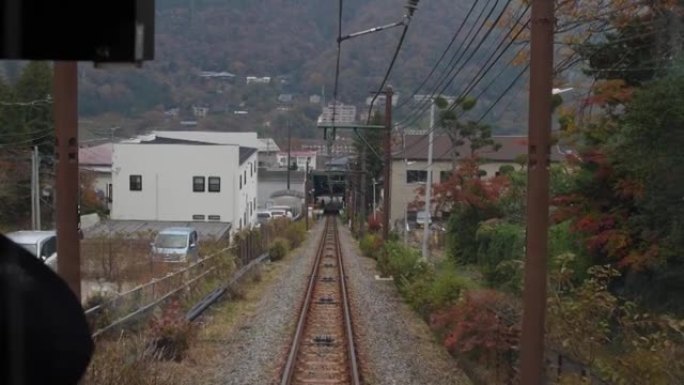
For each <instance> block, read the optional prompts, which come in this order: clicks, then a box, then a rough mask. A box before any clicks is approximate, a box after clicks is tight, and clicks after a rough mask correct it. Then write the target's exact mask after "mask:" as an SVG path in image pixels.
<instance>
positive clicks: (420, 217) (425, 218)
mask: <svg viewBox="0 0 684 385" xmlns="http://www.w3.org/2000/svg"><path fill="white" fill-rule="evenodd" d="M426 222H427V223H428V224H432V217H431V216H430V215H426V214H425V211H418V212H417V213H416V223H417V224H418V226H419V227H424V226H425V223H426Z"/></svg>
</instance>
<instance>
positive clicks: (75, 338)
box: [0, 234, 94, 385]
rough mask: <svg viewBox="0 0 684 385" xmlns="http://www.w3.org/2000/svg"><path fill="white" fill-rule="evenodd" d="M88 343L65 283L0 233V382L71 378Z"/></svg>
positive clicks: (81, 369) (79, 371) (85, 359)
mask: <svg viewBox="0 0 684 385" xmlns="http://www.w3.org/2000/svg"><path fill="white" fill-rule="evenodd" d="M93 349H94V343H93V340H92V337H91V334H90V330H89V327H88V324H87V322H86V319H85V314H84V312H83V308H82V307H81V304H80V303H79V301H78V299H77V298H76V296H75V295H74V294H73V293H72V291H71V290H70V289H69V287H68V286H67V284H66V283H65V282H64V281H63V280H62V279H61V278H60V277H59V276H57V274H55V273H54V272H53V271H52V270H50V269H49V268H48V267H47V266H46V265H45V264H44V263H42V262H41V261H40V260H38V259H37V258H35V257H34V256H33V255H31V254H30V253H29V252H28V251H26V250H24V249H23V248H21V247H20V246H18V245H16V244H14V243H13V242H12V241H10V240H9V239H8V238H6V237H5V236H3V235H1V234H0V384H3V385H5V384H6V385H34V384H35V385H38V384H41V385H42V384H54V385H62V384H64V385H67V384H68V385H71V384H77V383H78V381H79V380H80V379H81V377H82V376H83V374H84V373H85V370H86V368H87V367H88V364H89V362H90V358H91V356H92V354H93Z"/></svg>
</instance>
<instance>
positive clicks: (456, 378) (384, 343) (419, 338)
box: [339, 226, 471, 385]
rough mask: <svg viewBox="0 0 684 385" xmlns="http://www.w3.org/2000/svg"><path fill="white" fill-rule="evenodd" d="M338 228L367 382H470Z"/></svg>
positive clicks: (401, 384)
mask: <svg viewBox="0 0 684 385" xmlns="http://www.w3.org/2000/svg"><path fill="white" fill-rule="evenodd" d="M339 229H340V241H341V242H342V253H343V254H344V258H345V273H346V275H347V277H348V282H349V286H348V287H349V291H350V295H351V296H352V300H351V302H352V308H353V309H354V329H355V333H356V334H357V336H356V340H357V350H358V351H359V356H360V359H361V360H362V364H361V367H362V370H363V373H364V374H365V377H364V382H365V384H366V385H380V384H382V385H385V384H386V385H413V384H415V385H442V384H444V385H448V384H458V385H469V384H471V382H470V380H469V379H468V378H467V377H466V375H465V374H464V373H463V372H462V371H461V369H459V368H458V366H457V364H456V361H455V360H454V359H453V358H451V357H450V356H449V354H448V353H447V351H446V350H445V349H444V348H443V347H442V346H441V345H440V344H439V343H438V342H437V341H436V340H435V338H434V337H433V335H432V333H431V331H430V329H429V327H428V326H427V325H426V324H425V322H423V320H421V319H420V317H418V315H416V314H415V313H414V312H413V311H412V310H411V308H410V307H409V306H408V305H407V304H405V303H404V302H403V300H402V299H401V297H400V296H399V293H398V292H397V290H396V288H395V286H394V283H393V282H391V281H378V280H376V279H375V275H376V274H378V273H377V270H376V269H375V261H373V260H372V259H370V258H365V257H362V256H361V252H360V251H359V248H358V246H357V243H356V241H355V240H354V239H353V238H352V236H351V234H350V232H349V229H348V228H347V227H345V226H339Z"/></svg>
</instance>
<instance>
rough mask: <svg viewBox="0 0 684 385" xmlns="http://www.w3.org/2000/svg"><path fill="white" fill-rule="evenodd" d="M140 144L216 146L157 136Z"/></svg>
mask: <svg viewBox="0 0 684 385" xmlns="http://www.w3.org/2000/svg"><path fill="white" fill-rule="evenodd" d="M140 144H195V145H210V146H213V145H216V143H208V142H198V141H196V140H187V139H174V138H165V137H161V136H157V137H155V138H154V139H152V140H144V141H140Z"/></svg>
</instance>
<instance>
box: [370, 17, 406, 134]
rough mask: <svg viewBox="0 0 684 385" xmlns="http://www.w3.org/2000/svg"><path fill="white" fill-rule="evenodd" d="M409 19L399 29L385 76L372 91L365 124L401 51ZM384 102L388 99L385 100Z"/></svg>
mask: <svg viewBox="0 0 684 385" xmlns="http://www.w3.org/2000/svg"><path fill="white" fill-rule="evenodd" d="M409 20H410V18H407V20H406V22H405V24H404V28H403V30H402V31H401V36H400V37H399V42H398V43H397V47H396V48H395V50H394V54H393V55H392V60H391V61H390V64H389V66H388V67H387V71H385V76H384V77H383V78H382V82H380V87H378V90H377V91H376V92H374V93H373V98H372V99H371V102H370V106H369V107H368V119H366V124H369V123H370V120H371V118H372V116H371V114H372V113H373V104H374V103H375V100H376V99H377V98H378V95H380V93H382V90H383V88H385V84H387V79H389V76H390V74H391V73H392V69H393V68H394V63H396V61H397V57H398V56H399V51H401V47H402V45H403V44H404V39H405V38H406V32H408V27H409ZM385 102H388V101H387V100H385Z"/></svg>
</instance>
